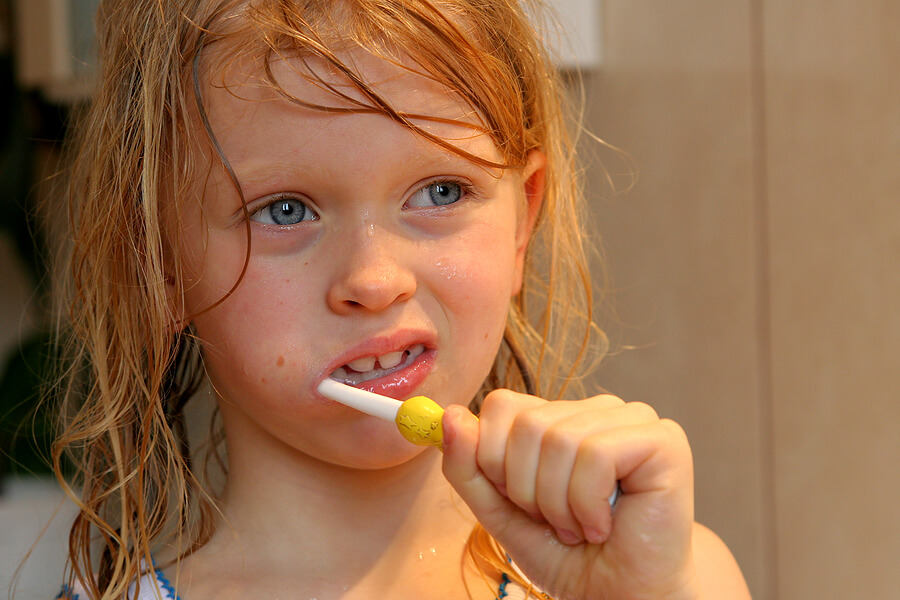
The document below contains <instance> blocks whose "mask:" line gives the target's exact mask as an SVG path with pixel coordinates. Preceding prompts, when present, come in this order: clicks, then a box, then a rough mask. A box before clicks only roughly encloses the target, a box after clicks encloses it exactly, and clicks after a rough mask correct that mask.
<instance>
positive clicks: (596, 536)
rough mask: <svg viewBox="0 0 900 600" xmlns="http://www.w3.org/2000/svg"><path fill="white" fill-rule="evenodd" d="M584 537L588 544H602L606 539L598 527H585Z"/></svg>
mask: <svg viewBox="0 0 900 600" xmlns="http://www.w3.org/2000/svg"><path fill="white" fill-rule="evenodd" d="M584 539H586V540H587V541H588V543H589V544H602V543H603V542H605V541H606V535H605V534H604V533H603V532H602V531H600V530H599V529H592V528H590V527H585V529H584Z"/></svg>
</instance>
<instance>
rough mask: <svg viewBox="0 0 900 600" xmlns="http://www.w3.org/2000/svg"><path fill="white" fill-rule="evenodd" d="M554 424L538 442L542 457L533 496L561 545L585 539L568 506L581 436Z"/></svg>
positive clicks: (576, 542) (538, 508)
mask: <svg viewBox="0 0 900 600" xmlns="http://www.w3.org/2000/svg"><path fill="white" fill-rule="evenodd" d="M576 435H577V434H575V433H574V432H572V431H571V430H568V431H565V430H563V429H562V428H559V427H556V428H552V429H550V430H549V431H548V432H547V433H546V434H545V435H544V438H543V441H542V443H541V457H540V463H539V465H538V469H537V476H536V478H535V483H534V486H535V491H534V499H535V503H536V505H537V510H538V511H539V512H540V514H541V515H543V517H544V518H545V519H546V520H547V523H549V524H550V526H551V527H553V529H554V530H555V531H556V537H557V538H559V540H560V541H561V542H563V543H564V544H578V543H581V542H582V541H584V533H583V532H582V529H581V525H580V524H579V522H578V519H577V518H576V517H575V515H574V514H573V513H572V510H571V508H570V507H569V499H568V488H569V480H570V478H571V475H572V470H573V468H574V465H575V459H576V455H577V452H578V447H579V446H580V442H581V437H582V436H581V435H578V437H577V438H576V437H575V436H576Z"/></svg>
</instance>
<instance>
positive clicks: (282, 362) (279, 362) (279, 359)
mask: <svg viewBox="0 0 900 600" xmlns="http://www.w3.org/2000/svg"><path fill="white" fill-rule="evenodd" d="M275 364H276V365H278V366H279V367H281V366H284V357H283V356H279V357H278V360H276V361H275Z"/></svg>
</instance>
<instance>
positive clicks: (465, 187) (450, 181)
mask: <svg viewBox="0 0 900 600" xmlns="http://www.w3.org/2000/svg"><path fill="white" fill-rule="evenodd" d="M436 185H446V186H458V187H459V198H457V199H456V200H454V201H453V202H449V203H447V204H434V205H433V206H427V207H426V206H409V202H410V201H411V200H413V199H414V198H415V197H416V196H417V195H418V194H421V193H423V192H426V191H427V190H428V189H429V188H431V187H432V186H436ZM474 190H475V186H473V185H472V184H471V183H469V182H468V181H464V180H461V179H454V178H442V179H435V180H433V181H429V182H427V183H425V184H424V185H422V186H421V187H419V188H417V189H416V190H415V191H414V192H413V193H412V194H410V195H409V197H408V198H407V199H406V201H405V202H404V203H403V210H415V209H420V208H444V207H449V206H453V205H454V204H457V203H459V202H461V201H462V200H464V199H471V198H472V197H473V196H474V195H475V191H474ZM432 200H433V198H432ZM289 201H296V202H299V203H301V204H302V205H303V206H304V212H303V214H302V215H301V217H300V220H299V221H296V222H293V223H277V222H269V221H266V220H263V219H264V218H265V217H266V216H268V218H269V219H274V217H273V216H272V215H266V214H265V213H264V212H263V211H266V210H271V209H272V207H274V206H276V205H277V204H278V203H279V202H285V203H286V202H289ZM307 211H309V212H310V213H311V216H310V218H308V219H307V218H305V217H306V212H307ZM249 213H250V219H251V220H252V221H256V222H258V223H262V224H264V225H272V226H276V227H289V226H292V225H297V224H299V223H303V222H305V221H317V220H319V215H318V214H317V213H316V211H315V209H313V208H312V207H311V206H310V204H309V202H308V201H307V200H304V199H303V198H301V197H299V196H296V195H293V194H278V195H276V196H274V197H273V198H271V199H270V200H269V201H267V202H265V204H263V205H261V206H258V207H253V208H251V209H249ZM257 215H260V216H261V217H262V218H254V217H256V216H257Z"/></svg>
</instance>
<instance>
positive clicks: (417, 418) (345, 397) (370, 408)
mask: <svg viewBox="0 0 900 600" xmlns="http://www.w3.org/2000/svg"><path fill="white" fill-rule="evenodd" d="M318 389H319V393H320V394H322V395H323V396H325V397H326V398H329V399H331V400H334V401H335V402H340V403H341V404H343V405H345V406H349V407H351V408H355V409H356V410H358V411H361V412H364V413H366V414H367V415H372V416H373V417H378V418H379V419H384V420H385V421H393V422H394V423H396V424H397V429H398V430H400V434H401V435H402V436H403V437H405V438H406V439H407V440H409V441H410V442H412V443H413V444H417V445H419V446H437V447H440V446H441V444H442V443H443V441H444V429H443V427H441V419H442V418H443V416H444V409H443V408H441V406H440V405H439V404H438V403H437V402H435V401H434V400H432V399H431V398H426V397H425V396H414V397H412V398H410V399H409V400H406V401H405V402H400V401H399V400H394V399H393V398H388V397H387V396H382V395H381V394H376V393H374V392H367V391H365V390H361V389H359V388H355V387H353V386H350V385H346V384H344V383H340V382H339V381H335V380H334V379H326V380H325V381H323V382H322V383H320V384H319V388H318Z"/></svg>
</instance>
